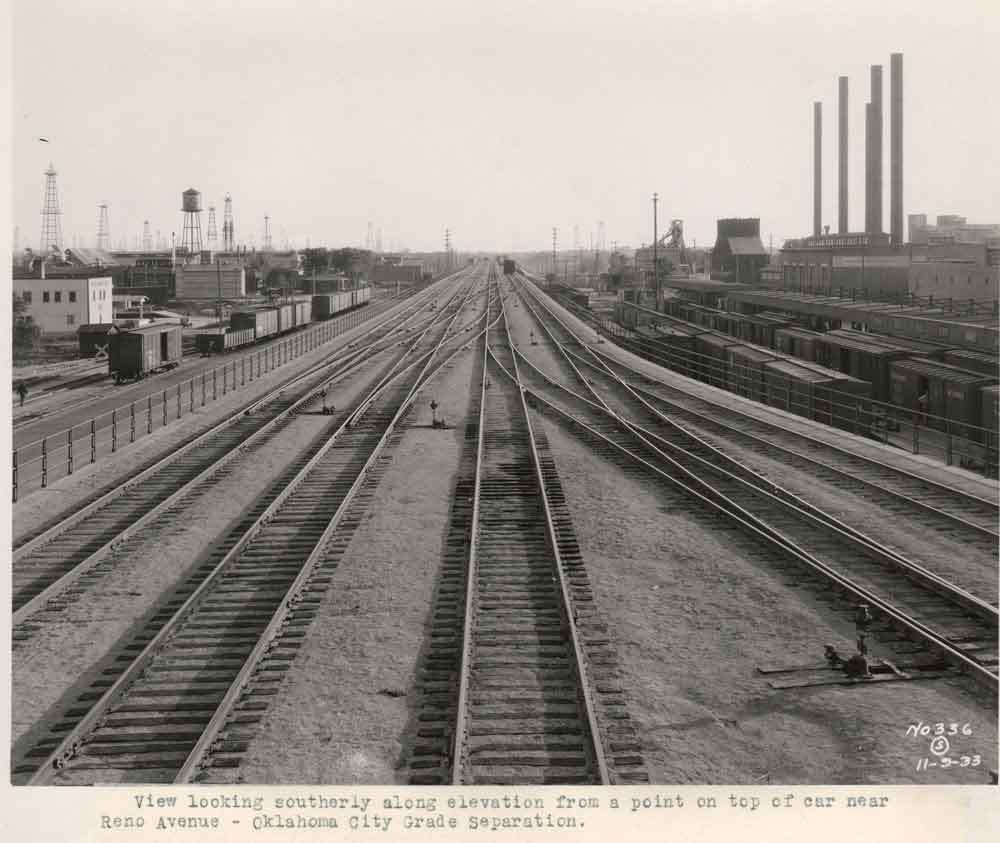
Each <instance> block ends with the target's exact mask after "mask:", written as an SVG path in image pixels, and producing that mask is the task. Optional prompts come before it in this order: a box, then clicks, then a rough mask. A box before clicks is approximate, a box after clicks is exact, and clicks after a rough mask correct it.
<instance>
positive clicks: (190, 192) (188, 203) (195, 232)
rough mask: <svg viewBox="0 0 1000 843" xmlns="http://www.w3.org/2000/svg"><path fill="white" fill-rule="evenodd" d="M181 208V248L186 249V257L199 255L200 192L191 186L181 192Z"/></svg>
mask: <svg viewBox="0 0 1000 843" xmlns="http://www.w3.org/2000/svg"><path fill="white" fill-rule="evenodd" d="M181 210H182V211H183V212H184V233H183V234H182V235H181V248H182V249H187V254H188V258H192V257H194V256H196V255H198V256H200V255H201V193H200V192H199V191H197V190H195V189H194V188H193V187H190V188H188V189H187V190H185V191H184V192H183V193H182V194H181Z"/></svg>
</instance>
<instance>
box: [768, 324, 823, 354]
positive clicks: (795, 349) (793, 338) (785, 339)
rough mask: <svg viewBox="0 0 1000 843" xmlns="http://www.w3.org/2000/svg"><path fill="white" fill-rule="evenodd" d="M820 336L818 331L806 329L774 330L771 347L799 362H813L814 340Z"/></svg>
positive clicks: (814, 352)
mask: <svg viewBox="0 0 1000 843" xmlns="http://www.w3.org/2000/svg"><path fill="white" fill-rule="evenodd" d="M822 336H823V334H821V333H820V332H819V331H810V330H808V329H807V328H792V327H787V328H776V329H775V331H774V345H773V346H772V347H773V348H774V349H775V350H777V351H781V352H783V353H784V354H790V355H792V357H798V358H799V359H800V360H815V359H816V340H818V339H819V338H821V337H822Z"/></svg>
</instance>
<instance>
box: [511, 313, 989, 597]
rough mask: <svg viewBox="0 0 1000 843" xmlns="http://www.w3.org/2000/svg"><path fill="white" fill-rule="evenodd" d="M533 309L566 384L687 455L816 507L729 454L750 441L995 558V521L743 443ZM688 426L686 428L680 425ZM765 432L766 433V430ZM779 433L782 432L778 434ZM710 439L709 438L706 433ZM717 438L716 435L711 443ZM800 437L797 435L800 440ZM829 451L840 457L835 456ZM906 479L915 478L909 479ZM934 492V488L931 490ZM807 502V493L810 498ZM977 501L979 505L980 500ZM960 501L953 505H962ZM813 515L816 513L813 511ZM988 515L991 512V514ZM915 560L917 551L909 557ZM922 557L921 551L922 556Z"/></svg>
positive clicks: (983, 559) (776, 449)
mask: <svg viewBox="0 0 1000 843" xmlns="http://www.w3.org/2000/svg"><path fill="white" fill-rule="evenodd" d="M528 309H529V310H530V311H531V312H532V313H533V315H534V316H535V318H536V319H537V320H538V322H539V324H540V325H541V326H542V328H543V330H544V331H545V332H546V333H547V334H548V336H549V340H550V342H551V344H552V346H553V347H554V348H555V350H556V356H555V359H556V361H557V365H558V366H559V369H560V372H563V373H566V372H568V374H566V375H565V377H566V379H567V380H568V381H574V380H575V381H578V382H579V383H581V384H583V385H584V386H585V388H586V390H587V391H588V392H590V394H591V395H592V396H593V399H592V400H594V401H596V402H597V403H601V404H603V405H604V406H605V407H608V404H607V402H606V401H605V400H604V398H603V397H602V394H603V393H602V391H599V390H598V391H595V388H594V384H595V383H599V384H604V385H605V388H606V384H607V383H609V382H610V383H611V384H612V388H613V392H614V393H615V394H617V395H618V396H619V397H621V396H624V398H625V400H626V402H627V404H629V405H630V406H633V407H638V409H639V411H640V412H641V413H642V414H644V416H645V417H646V418H647V420H649V422H650V423H651V424H652V425H653V427H654V429H657V430H659V429H660V428H663V427H665V428H666V429H667V430H668V431H669V432H671V433H674V434H676V433H677V432H678V431H681V432H683V434H684V436H685V437H686V440H687V447H688V449H689V450H690V449H692V448H693V449H700V452H701V455H702V456H703V457H704V456H706V455H708V456H709V457H710V458H711V459H714V460H716V461H719V460H721V461H724V462H725V461H728V465H729V467H730V470H733V471H736V472H737V473H740V474H742V476H744V477H746V478H749V479H751V480H752V481H753V482H759V483H760V484H762V485H767V486H768V487H769V488H770V489H771V490H772V491H777V492H778V493H779V494H781V495H782V496H784V497H786V498H787V499H789V500H794V501H795V502H796V503H797V504H799V505H803V506H806V507H807V508H808V507H810V506H811V505H810V504H807V503H806V502H805V501H804V500H802V499H801V498H799V497H797V496H795V495H792V494H790V493H788V492H785V491H784V490H783V489H781V488H780V487H779V485H778V484H777V483H772V482H770V481H768V480H767V479H766V478H764V477H763V476H762V475H760V474H759V469H753V470H751V469H750V468H749V467H748V466H747V465H746V460H747V458H746V454H745V453H740V452H739V451H737V453H735V454H732V453H730V447H731V443H732V441H733V440H734V439H735V440H736V441H737V442H741V443H745V442H747V441H748V440H749V447H751V449H752V450H754V451H756V452H757V453H759V454H761V455H763V456H766V457H767V458H769V459H781V460H782V462H783V463H784V464H788V465H793V466H796V467H799V468H801V469H804V470H806V471H807V472H808V473H809V474H811V475H813V476H816V477H817V478H818V479H823V480H828V481H829V482H830V483H831V484H832V485H833V486H834V487H835V488H837V489H839V490H843V491H849V492H853V493H855V494H857V495H859V496H860V498H861V499H862V500H864V501H866V503H867V502H872V503H879V504H881V505H882V506H883V507H884V508H885V509H886V510H887V514H889V515H891V516H894V515H899V514H905V515H908V516H911V517H913V518H914V523H919V524H920V525H921V528H922V529H923V530H933V531H934V532H935V533H937V534H939V535H944V536H947V537H948V538H952V539H955V540H957V541H959V542H961V544H962V545H963V546H964V547H965V548H967V549H968V551H970V552H971V553H972V554H973V555H974V557H973V558H975V559H978V561H979V564H980V565H981V566H988V565H991V564H992V563H993V562H994V561H995V559H996V554H997V546H998V534H997V532H996V525H995V519H994V523H993V524H992V525H987V524H986V523H983V522H984V521H985V519H982V520H980V521H976V520H973V519H970V518H967V517H963V516H961V515H959V514H956V513H954V512H948V511H946V510H944V509H942V508H941V507H938V506H934V505H930V504H924V503H923V502H921V501H920V500H918V499H914V498H911V497H908V496H906V495H903V494H901V493H900V492H898V491H895V490H891V489H888V488H885V487H884V486H882V485H879V484H878V483H874V482H872V481H870V480H868V479H866V478H864V477H858V476H855V475H853V474H849V473H847V472H843V471H836V470H835V469H828V468H826V467H825V466H824V464H823V463H821V462H818V461H816V460H810V459H807V458H804V457H800V456H799V454H798V453H797V452H795V451H792V450H789V449H787V448H782V447H781V446H780V445H778V444H777V443H775V442H774V441H769V440H764V439H761V438H758V437H753V436H749V435H744V433H743V432H742V431H740V430H738V429H734V428H731V427H729V426H728V425H726V424H723V423H721V422H718V421H716V420H715V418H714V417H709V416H707V415H702V414H699V413H694V412H692V411H687V410H685V408H683V406H681V405H680V404H678V403H677V402H674V401H667V400H664V399H663V398H662V397H660V396H659V395H658V394H657V393H655V392H651V391H650V390H649V389H643V388H642V387H641V386H639V385H638V384H637V381H639V380H640V379H641V381H642V382H643V383H647V384H653V383H658V382H654V381H652V380H651V379H650V378H648V377H646V376H645V375H642V374H640V373H638V372H636V371H635V370H632V369H630V368H629V367H627V366H625V365H624V364H621V363H619V362H618V361H614V360H612V358H609V357H608V356H607V355H604V354H602V353H600V352H599V351H596V350H594V349H591V348H589V347H588V346H586V345H584V344H582V343H581V342H580V341H579V338H578V337H577V336H576V335H575V334H573V333H572V331H571V330H570V329H569V328H568V327H567V326H566V325H564V324H563V323H561V322H559V321H557V320H558V317H556V316H555V315H554V314H551V313H547V315H546V316H545V317H543V315H542V313H540V312H539V311H538V310H537V309H535V308H533V307H532V306H531V304H530V303H528ZM681 421H683V426H682V425H681ZM760 427H762V428H764V427H766V425H764V424H761V425H760ZM776 429H777V430H781V428H776ZM707 431H710V432H707ZM713 433H714V435H713ZM794 436H795V434H791V437H794ZM830 450H833V451H836V449H834V448H831V449H830ZM857 461H858V462H859V463H864V458H861V457H859V458H857ZM903 477H904V478H906V477H909V475H906V474H905V473H904V474H903ZM758 478H759V481H758ZM930 485H934V484H930ZM807 494H808V492H807ZM976 500H978V499H976ZM960 501H961V498H959V499H956V500H954V501H952V503H953V504H955V505H957V504H958V503H960ZM813 509H816V508H815V507H813ZM984 509H988V507H985V508H984ZM911 552H913V551H911ZM917 552H918V553H919V552H920V551H919V550H917ZM926 558H927V559H928V560H929V561H928V564H930V565H932V566H935V564H936V563H938V562H939V559H938V558H937V557H936V555H935V554H934V553H931V555H930V556H928V557H926ZM950 575H951V576H953V577H957V578H959V579H961V578H962V574H961V572H956V571H954V570H952V572H951V574H950ZM975 582H976V586H975V587H976V588H978V589H982V588H987V594H986V599H987V601H988V602H990V603H992V604H994V605H995V604H996V592H995V590H992V589H990V588H989V587H988V586H984V585H983V582H982V578H981V577H978V578H976V579H975Z"/></svg>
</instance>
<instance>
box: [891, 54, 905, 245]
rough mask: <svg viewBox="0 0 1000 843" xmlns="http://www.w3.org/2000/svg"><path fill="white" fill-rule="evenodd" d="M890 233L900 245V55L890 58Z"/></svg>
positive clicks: (901, 186) (901, 140)
mask: <svg viewBox="0 0 1000 843" xmlns="http://www.w3.org/2000/svg"><path fill="white" fill-rule="evenodd" d="M889 130H890V135H889V153H890V155H891V156H892V159H891V161H890V162H889V233H890V235H891V236H892V242H893V244H900V243H902V242H903V54H902V53H893V54H892V55H891V56H890V57H889Z"/></svg>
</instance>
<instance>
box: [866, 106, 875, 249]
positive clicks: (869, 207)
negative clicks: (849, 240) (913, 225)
mask: <svg viewBox="0 0 1000 843" xmlns="http://www.w3.org/2000/svg"><path fill="white" fill-rule="evenodd" d="M872 123H873V120H872V104H871V103H870V102H866V103H865V231H866V232H867V233H869V234H871V232H872V231H873V230H874V228H873V226H872V214H873V212H874V204H875V203H874V202H873V200H872V185H873V184H874V183H875V180H874V178H873V177H872V172H873V170H874V167H875V161H874V160H873V153H872V128H873V126H872Z"/></svg>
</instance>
